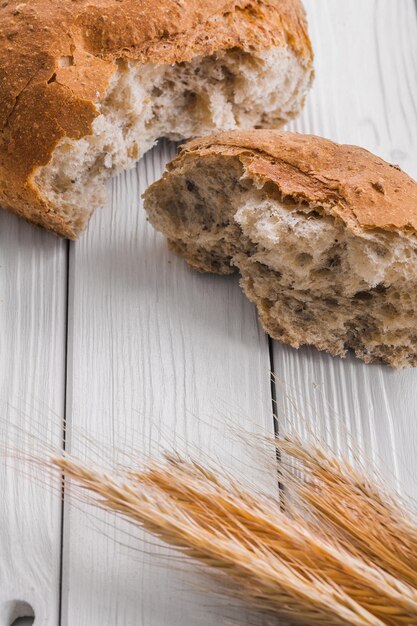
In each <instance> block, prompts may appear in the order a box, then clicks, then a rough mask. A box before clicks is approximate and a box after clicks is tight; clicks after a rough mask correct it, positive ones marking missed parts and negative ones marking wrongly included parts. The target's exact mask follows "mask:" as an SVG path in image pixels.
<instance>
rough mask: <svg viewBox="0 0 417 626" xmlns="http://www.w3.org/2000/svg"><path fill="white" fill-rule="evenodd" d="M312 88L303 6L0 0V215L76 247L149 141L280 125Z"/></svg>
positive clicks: (289, 1)
mask: <svg viewBox="0 0 417 626" xmlns="http://www.w3.org/2000/svg"><path fill="white" fill-rule="evenodd" d="M312 77H313V68H312V51H311V46H310V41H309V38H308V34H307V25H306V20H305V13H304V9H303V7H302V5H301V2H300V0H256V1H255V0H204V1H201V0H198V1H196V0H162V1H161V2H158V3H157V4H155V3H154V2H150V1H149V0H94V1H93V2H89V1H87V0H77V1H74V0H31V1H30V2H19V1H16V0H3V1H2V2H0V127H1V141H0V204H1V205H2V206H3V207H4V208H8V209H10V210H12V211H15V212H16V213H18V214H20V215H22V216H23V217H25V218H27V219H29V220H31V221H33V222H35V223H38V224H40V225H42V226H44V227H46V228H50V229H52V230H55V231H56V232H58V233H59V234H61V235H64V236H67V237H72V238H73V237H76V236H77V235H78V234H79V232H80V231H81V230H82V229H83V228H84V226H85V224H86V222H87V221H88V219H89V217H90V215H91V213H92V211H93V210H94V208H96V207H97V206H100V205H101V204H103V201H104V193H105V192H104V189H105V185H104V183H105V180H106V179H107V178H108V177H109V176H111V175H112V174H115V173H117V172H119V171H121V170H123V169H125V168H126V167H129V166H131V165H133V164H134V163H135V162H136V161H137V160H138V158H140V156H141V155H143V154H144V153H145V152H146V150H148V149H149V148H150V147H151V146H152V145H153V144H154V143H155V141H156V140H157V139H158V137H161V136H166V137H169V138H172V139H184V138H189V137H193V136H196V135H204V134H207V133H211V132H214V131H217V130H229V129H236V128H241V129H246V128H253V127H266V126H273V127H278V126H280V125H282V124H283V123H284V122H286V121H287V120H289V119H291V118H292V117H294V116H295V115H296V114H297V113H298V112H299V111H300V109H301V107H302V105H303V102H304V99H305V96H306V93H307V91H308V88H309V86H310V84H311V81H312Z"/></svg>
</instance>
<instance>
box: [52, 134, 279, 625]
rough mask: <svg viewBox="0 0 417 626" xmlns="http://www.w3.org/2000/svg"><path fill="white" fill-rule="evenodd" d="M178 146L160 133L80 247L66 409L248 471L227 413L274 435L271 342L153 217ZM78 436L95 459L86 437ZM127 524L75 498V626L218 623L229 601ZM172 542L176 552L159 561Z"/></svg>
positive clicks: (136, 437)
mask: <svg viewBox="0 0 417 626" xmlns="http://www.w3.org/2000/svg"><path fill="white" fill-rule="evenodd" d="M173 154H174V146H172V145H171V146H168V145H167V144H165V143H163V144H162V146H161V148H158V149H156V150H154V151H153V152H151V153H149V154H148V155H147V156H146V157H145V159H143V160H142V161H141V162H140V164H139V166H138V168H137V170H134V171H132V172H129V173H126V174H125V175H123V176H120V177H119V178H118V179H117V180H115V181H114V182H113V187H112V200H111V203H110V206H107V207H106V209H105V210H103V211H101V212H100V213H99V214H98V215H97V216H96V217H95V218H94V220H93V223H92V224H91V227H90V229H89V231H88V233H87V235H86V236H85V237H84V238H83V239H82V240H81V241H80V242H79V243H76V244H74V245H73V246H72V251H71V261H70V272H71V281H70V285H71V289H70V294H71V310H70V352H69V358H70V361H69V379H68V380H69V387H68V400H69V405H68V415H70V416H71V427H72V428H73V429H74V431H78V432H79V431H80V429H82V430H84V431H86V432H87V433H88V434H89V436H90V437H92V438H93V439H96V440H97V439H99V440H101V441H104V442H106V445H108V446H110V447H111V449H113V450H114V449H117V448H121V449H123V450H124V451H125V452H126V451H127V450H130V451H133V450H134V449H135V450H137V451H138V453H142V454H143V453H149V452H150V451H153V452H156V453H157V452H158V451H159V450H161V449H162V448H164V447H168V448H169V447H171V446H172V445H175V446H177V445H178V446H180V447H181V448H182V449H186V450H193V449H195V450H199V451H200V453H199V454H200V455H201V454H202V455H203V456H204V458H207V456H208V457H209V458H211V459H213V461H214V462H216V463H221V464H222V465H223V466H226V467H229V468H230V467H233V468H236V467H237V468H239V467H241V464H243V465H244V467H245V469H244V471H247V465H245V463H246V461H247V459H246V458H245V457H244V456H243V452H242V444H239V443H238V442H235V443H234V442H233V436H232V435H231V433H230V432H229V436H227V428H228V427H227V422H228V424H229V430H230V429H231V428H233V427H235V428H237V427H238V426H243V427H245V428H247V429H248V430H251V431H253V430H255V429H256V428H261V429H269V431H270V432H271V433H272V427H273V423H272V419H271V415H272V410H271V400H270V386H269V354H268V343H267V339H266V337H265V335H264V334H263V333H262V332H261V331H260V329H259V326H258V323H257V319H256V314H255V311H254V309H253V307H252V306H251V305H250V304H249V303H248V301H247V300H246V299H245V298H244V296H243V295H242V293H241V291H240V289H239V288H238V285H237V278H233V277H232V278H230V277H228V278H225V279H221V278H218V277H214V276H207V275H200V274H197V273H194V272H192V271H191V270H190V269H188V268H187V267H186V266H185V264H184V263H183V262H182V261H181V260H180V259H178V258H176V257H174V256H173V255H172V254H171V253H170V252H169V251H168V249H167V246H166V243H165V241H164V239H163V237H162V236H160V235H159V234H156V233H155V231H154V230H153V229H152V227H151V226H150V225H149V224H147V222H146V217H145V212H144V211H143V209H142V207H140V206H139V196H140V194H141V193H142V192H143V191H144V190H145V188H146V187H147V186H148V184H150V183H151V182H152V181H153V180H154V179H155V178H156V177H158V176H159V175H160V174H161V172H162V170H163V167H164V164H165V162H166V160H167V159H168V157H169V156H171V157H172V156H173ZM224 415H227V418H225V417H224ZM69 445H70V447H71V450H72V451H73V452H75V453H77V454H79V455H80V456H81V457H84V456H85V455H88V456H89V458H94V457H95V456H96V452H95V451H94V450H93V449H92V448H91V446H87V445H85V444H84V443H83V441H79V440H78V438H77V440H76V441H75V440H74V437H71V436H70V438H69ZM132 454H133V455H134V453H133V452H132ZM206 455H207V456H206ZM111 460H113V459H111ZM125 531H126V527H123V526H122V525H120V524H116V523H115V520H114V518H112V517H106V516H104V515H103V516H99V515H98V516H97V517H95V518H94V520H93V519H92V518H88V516H86V515H85V514H83V513H82V512H78V511H75V510H73V509H71V508H70V509H68V511H67V514H66V517H65V525H64V579H63V593H64V596H63V600H64V602H63V618H62V624H63V625H64V626H67V625H68V626H78V625H79V626H81V625H83V626H84V625H85V624H89V625H90V626H93V625H96V624H97V626H98V625H100V626H107V625H108V626H110V625H111V626H116V625H120V626H121V625H124V626H130V625H132V626H133V625H134V624H138V625H141V626H163V625H168V624H170V625H173V624H178V625H180V624H181V625H182V626H187V625H188V624H189V625H190V626H191V624H192V625H193V626H196V625H197V624H199V625H201V626H203V625H207V626H208V625H209V624H213V623H218V620H219V619H220V618H219V617H218V615H219V613H218V609H217V608H216V607H217V606H218V605H219V601H218V600H216V598H215V597H214V596H209V595H207V594H202V593H199V592H198V584H197V583H196V582H195V581H193V577H192V576H190V575H187V573H186V571H181V570H182V568H181V566H180V565H179V563H178V561H177V560H174V558H173V556H172V554H173V553H172V552H171V551H169V550H167V548H158V547H155V545H153V544H149V545H147V544H143V543H141V542H140V541H139V540H136V541H135V540H134V538H132V537H131V536H128V535H126V534H125ZM109 536H110V537H111V538H113V539H116V542H113V541H109V539H108V537H109ZM122 544H127V546H130V550H129V548H128V547H126V546H125V545H122ZM140 546H141V547H142V549H141V550H139V551H138V552H135V551H134V547H136V548H140ZM144 548H146V553H143V550H144ZM161 551H162V553H163V554H167V553H168V555H171V556H168V557H167V558H165V559H156V561H155V556H152V555H155V554H157V553H158V552H159V553H160V552H161ZM201 584H202V583H200V585H201ZM196 586H197V589H196V588H195V587H196ZM220 615H224V607H223V609H222V611H221V612H220ZM239 615H240V616H239V619H238V623H244V618H243V616H242V614H239ZM216 616H217V617H216Z"/></svg>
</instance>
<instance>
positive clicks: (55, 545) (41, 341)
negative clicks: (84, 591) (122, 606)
mask: <svg viewBox="0 0 417 626" xmlns="http://www.w3.org/2000/svg"><path fill="white" fill-rule="evenodd" d="M66 252H67V244H66V242H64V241H61V240H58V239H57V238H56V237H55V236H53V235H50V234H48V233H46V232H41V231H40V230H37V229H34V228H33V227H32V226H30V225H28V224H26V223H25V222H23V221H21V220H18V219H17V218H15V217H13V216H11V215H8V214H5V213H1V214H0V370H1V379H0V410H1V418H0V451H1V452H6V455H4V454H2V455H1V460H0V493H1V501H2V505H1V508H0V529H1V532H0V626H10V624H11V623H12V621H13V619H15V618H17V617H19V615H21V616H23V615H30V614H31V608H30V607H32V608H33V610H34V612H35V615H36V624H48V625H49V624H57V621H58V597H59V564H60V543H61V501H60V497H59V494H56V493H55V492H54V491H53V489H49V488H48V489H45V488H42V487H41V486H40V485H39V481H40V480H41V476H39V477H38V476H37V475H36V474H35V475H34V469H33V467H32V466H31V465H30V464H28V463H25V462H23V461H22V460H19V459H16V458H15V455H14V456H12V457H10V456H9V454H10V453H11V451H12V450H13V449H14V450H18V449H19V450H20V449H22V448H23V449H26V450H28V449H29V450H33V451H35V450H36V448H37V445H38V443H37V442H45V444H47V445H48V444H51V445H53V446H58V447H59V446H60V445H61V440H62V420H63V409H64V382H65V381H64V372H65V320H66V278H67V277H66V256H67V255H66ZM56 416H57V417H56ZM32 437H34V439H32ZM28 474H29V475H30V476H31V480H27V475H28ZM56 488H58V485H56ZM21 601H25V602H26V603H29V605H30V606H27V605H24V604H22V602H21Z"/></svg>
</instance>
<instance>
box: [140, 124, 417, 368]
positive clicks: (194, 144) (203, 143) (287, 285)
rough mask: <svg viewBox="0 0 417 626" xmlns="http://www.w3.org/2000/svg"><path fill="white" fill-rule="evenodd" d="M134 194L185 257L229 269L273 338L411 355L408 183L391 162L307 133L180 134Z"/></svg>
mask: <svg viewBox="0 0 417 626" xmlns="http://www.w3.org/2000/svg"><path fill="white" fill-rule="evenodd" d="M144 198H145V208H146V211H147V213H148V216H149V220H150V222H151V223H152V224H153V225H154V227H155V228H156V229H157V230H159V231H161V232H162V233H164V235H166V237H167V238H168V240H169V242H170V245H171V247H172V249H173V250H174V251H175V252H177V253H178V254H180V255H181V256H183V257H184V258H185V259H186V260H187V261H188V263H189V264H190V265H191V266H192V267H194V268H196V269H198V270H200V271H206V272H216V273H219V274H229V273H231V272H233V271H236V270H239V271H240V273H241V285H242V288H243V290H244V292H245V293H246V295H247V296H248V297H249V299H250V300H252V301H253V302H254V303H255V304H256V306H257V308H258V312H259V316H260V319H261V322H262V324H263V326H264V328H265V330H266V331H267V332H268V333H269V334H270V335H271V337H273V338H274V339H278V340H280V341H283V342H285V343H288V344H290V345H291V346H293V347H295V348H298V347H299V346H301V345H305V344H307V345H311V346H315V347H316V348H318V349H319V350H325V351H327V352H329V353H330V354H333V355H337V356H341V357H343V356H345V355H346V353H347V351H348V350H353V351H354V353H355V354H356V356H357V357H359V358H361V359H362V360H363V361H365V362H366V363H371V362H383V363H387V364H388V365H391V366H393V367H406V366H416V365H417V183H416V182H414V181H413V180H412V179H411V178H409V177H408V176H407V175H406V174H405V173H403V172H402V171H401V170H399V168H398V167H396V166H392V165H389V164H388V163H386V162H385V161H383V160H382V159H380V158H378V157H376V156H374V155H372V154H370V153H369V152H367V151H366V150H363V149H361V148H357V147H354V146H343V145H338V144H336V143H333V142H331V141H328V140H326V139H322V138H319V137H314V136H307V135H300V134H293V133H286V132H280V131H274V130H253V131H246V132H243V131H242V132H241V131H235V132H229V133H221V134H218V135H214V136H212V137H206V138H203V139H198V140H194V141H191V142H189V143H188V144H186V145H185V146H184V147H183V148H182V150H181V152H180V154H179V155H178V157H177V158H176V159H175V160H174V161H173V162H172V163H170V164H169V165H168V171H167V172H166V173H165V174H164V176H163V178H162V179H161V180H159V181H157V182H156V183H154V184H153V185H152V186H151V187H150V188H149V189H148V190H147V191H146V193H145V195H144Z"/></svg>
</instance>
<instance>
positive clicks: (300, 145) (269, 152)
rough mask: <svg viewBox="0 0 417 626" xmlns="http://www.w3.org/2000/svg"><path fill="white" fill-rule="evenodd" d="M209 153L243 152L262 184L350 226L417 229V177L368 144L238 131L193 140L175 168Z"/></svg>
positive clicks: (298, 135)
mask: <svg viewBox="0 0 417 626" xmlns="http://www.w3.org/2000/svg"><path fill="white" fill-rule="evenodd" d="M208 154H219V155H220V154H221V155H225V156H226V155H227V156H231V155H236V156H239V158H240V159H241V161H242V162H244V164H245V168H246V171H247V173H248V174H249V175H250V176H251V177H252V178H254V179H255V180H257V181H259V182H260V184H263V183H267V182H271V183H273V184H274V185H275V186H276V187H277V188H278V189H279V191H280V193H281V195H282V196H283V197H284V198H285V197H286V198H288V199H294V200H295V201H296V202H305V203H308V204H309V205H310V206H313V207H317V208H320V207H322V208H323V209H324V210H325V211H326V212H327V213H329V214H331V215H335V216H338V217H340V218H341V219H342V220H343V221H344V222H345V223H346V225H347V226H348V227H349V228H352V229H356V228H360V229H365V230H366V229H372V228H379V229H383V230H390V231H404V232H407V233H417V183H416V182H415V181H414V180H413V179H412V178H410V177H409V176H407V174H405V173H404V172H402V171H401V170H400V169H399V168H398V167H397V166H394V165H390V164H389V163H387V162H386V161H383V160H382V159H380V158H378V157H376V156H374V155H373V154H371V153H370V152H368V151H366V150H363V149H362V148H358V147H356V146H347V145H340V144H336V143H333V142H332V141H329V140H327V139H323V138H321V137H315V136H312V135H301V134H297V133H288V132H282V131H277V130H253V131H232V132H227V133H219V134H217V135H213V136H209V137H205V138H203V139H196V140H194V141H190V142H188V143H187V144H185V145H184V146H183V149H182V151H181V153H180V154H179V156H178V157H177V159H176V160H174V161H173V162H172V163H171V165H170V168H171V169H172V168H175V167H176V166H177V165H178V164H179V163H180V162H181V160H182V159H184V158H187V157H190V156H192V157H194V156H204V155H208Z"/></svg>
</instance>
